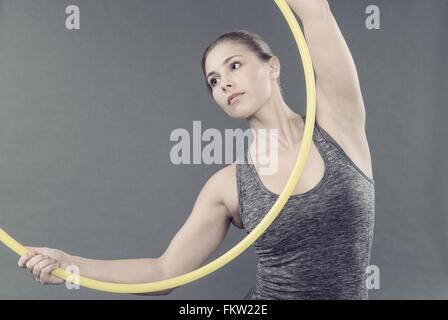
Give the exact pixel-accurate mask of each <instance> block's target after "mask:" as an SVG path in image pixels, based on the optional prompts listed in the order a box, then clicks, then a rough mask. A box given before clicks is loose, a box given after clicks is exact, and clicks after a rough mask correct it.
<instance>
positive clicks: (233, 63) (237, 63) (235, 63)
mask: <svg viewBox="0 0 448 320" xmlns="http://www.w3.org/2000/svg"><path fill="white" fill-rule="evenodd" d="M234 65H240V66H241V63H239V62H232V63H231V64H230V68H231V69H232V66H234ZM236 69H238V68H236ZM236 69H233V70H236Z"/></svg>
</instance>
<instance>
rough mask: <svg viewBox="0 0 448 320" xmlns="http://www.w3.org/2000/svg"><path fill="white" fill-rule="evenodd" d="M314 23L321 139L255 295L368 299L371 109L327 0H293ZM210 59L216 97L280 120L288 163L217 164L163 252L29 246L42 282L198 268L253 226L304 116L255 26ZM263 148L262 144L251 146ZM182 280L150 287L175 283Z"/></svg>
mask: <svg viewBox="0 0 448 320" xmlns="http://www.w3.org/2000/svg"><path fill="white" fill-rule="evenodd" d="M288 3H289V5H290V6H291V8H292V9H293V11H294V12H295V13H296V14H297V15H298V16H299V18H300V19H301V21H302V23H303V27H304V31H305V37H306V40H307V43H308V46H309V49H310V53H311V58H312V61H313V65H314V69H315V72H316V80H317V83H316V90H317V115H316V125H315V130H314V135H313V144H312V145H311V149H310V154H309V157H308V160H307V162H306V165H305V168H304V171H303V174H302V176H301V179H300V181H299V183H298V185H297V187H296V189H295V192H294V193H293V195H292V196H291V198H290V199H289V201H288V202H287V204H286V205H285V207H284V208H283V210H282V212H281V214H280V215H279V216H278V217H277V219H276V220H275V221H274V223H273V224H272V225H271V226H270V227H269V228H268V230H267V231H266V232H265V233H264V234H263V235H262V236H261V237H260V238H259V239H258V240H257V241H256V242H255V249H256V252H257V254H258V256H259V263H258V266H257V280H256V284H255V286H254V287H253V288H252V289H251V290H250V292H249V293H248V294H247V296H246V298H247V299H367V298H368V294H367V287H366V268H367V267H368V265H369V259H370V252H371V246H372V239H373V229H374V212H375V207H374V180H373V178H372V165H371V157H370V151H369V146H368V142H367V138H366V133H365V110H364V104H363V98H362V94H361V89H360V86H359V80H358V76H357V72H356V67H355V64H354V62H353V59H352V57H351V54H350V51H349V49H348V48H347V45H346V43H345V41H344V39H343V36H342V34H341V32H340V30H339V28H338V25H337V23H336V21H335V19H334V17H333V15H332V13H331V10H330V7H329V5H328V2H327V1H326V0H289V1H288ZM202 68H203V71H204V76H205V78H206V81H207V88H208V90H209V92H210V94H211V95H212V97H213V99H214V101H215V102H216V103H217V104H218V105H219V106H220V107H221V108H222V109H223V110H224V112H225V113H227V114H228V115H229V116H230V117H232V118H241V119H246V120H247V121H248V123H249V125H250V127H251V128H252V129H254V131H253V132H254V134H255V137H254V138H255V140H254V141H255V142H256V141H257V132H258V130H257V129H271V128H275V129H278V148H277V152H278V170H277V172H275V174H273V175H261V174H260V167H259V166H258V165H257V163H259V161H258V156H259V155H258V154H257V152H255V151H248V152H247V153H245V154H246V155H247V158H245V160H249V158H251V159H252V161H247V162H248V163H245V164H244V163H234V164H231V165H228V166H226V167H224V168H223V169H221V170H219V171H217V172H216V173H215V174H213V175H212V176H211V177H210V178H209V180H208V181H207V182H206V183H205V185H204V186H203V188H202V190H201V192H200V193H199V195H198V197H197V199H196V202H195V204H194V208H193V210H192V212H191V214H190V216H189V217H188V219H187V221H186V222H185V224H184V225H183V226H182V228H181V229H180V230H179V232H178V233H177V234H176V235H175V237H174V238H173V240H172V241H171V243H170V244H169V246H168V248H167V249H166V251H165V252H164V254H163V255H162V256H160V257H158V258H154V259H150V258H144V259H130V260H108V261H105V260H93V259H86V258H82V257H78V256H73V255H70V254H68V253H66V252H63V251H60V250H56V249H50V248H36V247H28V249H30V253H29V254H27V255H26V256H22V257H21V258H20V260H19V262H18V264H19V266H20V267H24V268H27V269H28V270H29V271H30V272H32V274H33V275H34V276H35V278H36V280H37V281H40V282H41V283H43V284H56V283H62V282H63V280H60V279H58V278H56V277H54V276H52V275H51V274H50V273H51V271H52V270H54V269H55V268H57V267H62V268H64V267H66V266H68V265H70V264H74V265H77V266H78V267H79V269H80V272H81V275H83V276H86V277H90V278H93V279H98V280H102V281H110V282H122V283H139V282H152V281H158V280H163V279H167V278H171V277H175V276H179V275H181V274H185V273H187V272H190V271H192V270H195V269H197V268H199V267H200V266H201V265H203V263H204V262H205V261H206V260H207V259H208V258H209V257H210V256H211V255H212V254H213V252H214V251H215V249H216V248H217V247H218V246H219V245H220V243H221V242H222V241H223V238H224V237H225V235H226V232H227V230H228V228H229V225H230V223H233V224H234V225H235V226H236V227H238V228H241V229H244V230H245V231H246V232H247V233H248V232H250V231H252V229H253V228H254V227H255V226H257V224H258V223H259V221H260V220H261V219H262V218H263V216H264V215H265V214H266V213H267V212H268V211H269V209H270V208H271V206H272V204H273V203H274V202H275V200H276V199H277V197H278V195H279V194H280V192H281V190H282V189H283V187H284V186H285V184H286V181H287V180H288V178H289V175H290V173H291V171H292V168H293V165H294V163H295V161H296V156H297V153H298V150H299V148H300V145H301V140H302V135H303V131H304V123H305V119H304V117H302V116H300V115H299V114H297V113H295V112H294V111H293V110H292V109H291V108H290V107H289V106H288V105H287V104H286V103H285V101H284V99H283V96H282V91H281V87H280V81H279V79H280V61H279V59H278V58H277V57H276V56H275V55H274V54H273V53H272V52H271V50H270V48H269V47H268V45H267V44H266V43H265V42H264V41H263V40H262V39H261V38H260V37H259V36H258V35H255V34H253V33H250V32H247V31H235V32H230V33H227V34H224V35H222V36H221V37H219V38H218V39H217V40H215V41H214V42H213V43H212V44H211V45H210V46H209V47H208V48H207V49H206V50H205V52H204V56H203V59H202ZM251 149H252V148H251ZM173 290H174V289H171V290H166V291H163V292H162V291H161V292H155V293H148V294H149V295H161V294H168V293H170V292H171V291H173Z"/></svg>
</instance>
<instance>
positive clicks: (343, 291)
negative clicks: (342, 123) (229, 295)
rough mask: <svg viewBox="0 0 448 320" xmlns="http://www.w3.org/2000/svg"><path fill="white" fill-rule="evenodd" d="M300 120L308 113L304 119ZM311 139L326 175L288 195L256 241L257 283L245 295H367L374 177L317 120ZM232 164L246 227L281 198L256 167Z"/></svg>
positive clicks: (266, 296)
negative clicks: (360, 166) (235, 167)
mask: <svg viewBox="0 0 448 320" xmlns="http://www.w3.org/2000/svg"><path fill="white" fill-rule="evenodd" d="M303 118H304V119H305V117H303ZM313 141H314V144H315V145H316V147H317V149H318V150H319V153H320V154H321V156H322V158H323V160H324V162H325V174H324V177H323V179H322V180H321V181H320V182H319V183H318V184H317V186H315V187H314V188H313V189H312V190H309V191H308V192H305V193H302V194H298V195H292V196H291V197H290V198H289V200H288V202H287V203H286V205H285V207H284V208H283V210H282V211H281V212H280V215H279V216H278V217H277V218H276V220H275V221H274V222H273V224H272V225H271V226H270V227H269V228H268V229H267V230H266V232H265V233H264V234H263V235H262V236H261V237H260V238H258V239H257V241H256V242H255V243H254V246H255V250H256V253H257V255H258V257H259V262H258V265H257V277H256V283H255V286H254V287H253V288H252V289H251V290H250V291H249V293H248V294H247V295H246V297H245V299H249V300H257V299H282V300H289V299H298V300H299V299H300V300H301V299H319V300H320V299H322V300H323V299H335V300H339V299H368V291H367V287H366V277H367V274H366V268H367V266H368V265H369V261H370V253H371V247H372V242H373V230H374V222H375V182H374V180H373V179H371V178H369V177H368V176H366V175H365V174H364V173H363V172H362V171H361V170H360V169H359V168H358V167H357V166H356V165H355V164H354V163H353V161H352V160H351V159H350V158H349V157H348V156H347V154H346V153H345V152H344V151H343V150H342V148H341V147H340V146H339V145H338V144H337V143H336V141H335V140H334V139H333V138H332V137H331V136H330V135H329V134H328V133H327V132H326V131H325V130H323V129H322V128H321V127H320V125H319V124H318V123H317V121H316V122H315V127H314V133H313ZM248 159H250V155H248V154H247V146H246V149H245V156H244V161H245V162H244V163H241V161H239V162H238V163H237V187H238V197H239V205H240V214H241V218H242V223H243V226H244V228H245V231H246V233H249V232H251V231H252V230H253V229H254V228H255V227H256V226H257V225H258V223H259V222H260V221H261V219H262V218H263V217H264V216H265V215H266V213H267V212H268V211H269V209H270V208H271V207H272V205H273V204H274V202H275V200H276V199H277V198H278V194H275V193H273V192H271V191H270V190H268V189H267V188H266V187H265V186H264V185H263V184H262V182H261V180H260V178H259V176H258V174H257V172H256V171H255V167H254V166H253V164H252V163H250V161H249V163H248Z"/></svg>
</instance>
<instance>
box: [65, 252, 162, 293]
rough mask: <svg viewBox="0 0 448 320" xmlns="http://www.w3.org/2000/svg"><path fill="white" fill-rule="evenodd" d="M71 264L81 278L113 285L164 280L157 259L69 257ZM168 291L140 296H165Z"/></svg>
mask: <svg viewBox="0 0 448 320" xmlns="http://www.w3.org/2000/svg"><path fill="white" fill-rule="evenodd" d="M70 260H71V264H73V265H75V266H77V267H78V268H79V272H80V275H81V276H83V277H87V278H91V279H95V280H99V281H105V282H113V283H129V284H132V283H147V282H155V281H160V280H164V273H163V270H162V268H161V266H160V263H159V260H158V259H151V258H141V259H123V260H95V259H87V258H83V257H78V256H71V258H70ZM169 292H170V290H165V291H158V292H151V293H144V294H141V295H165V294H168V293H169Z"/></svg>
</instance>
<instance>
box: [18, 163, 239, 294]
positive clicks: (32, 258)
mask: <svg viewBox="0 0 448 320" xmlns="http://www.w3.org/2000/svg"><path fill="white" fill-rule="evenodd" d="M233 172H234V171H232V168H231V166H227V167H225V168H223V169H221V170H219V171H218V172H216V173H215V174H214V175H212V176H211V177H210V178H209V179H208V181H207V182H206V183H205V185H204V186H203V188H202V190H201V192H200V193H199V195H198V197H197V199H196V202H195V204H194V207H193V210H192V212H191V214H190V216H189V217H188V219H187V220H186V222H185V224H184V225H183V226H182V228H181V229H180V230H179V231H178V232H177V234H176V235H175V236H174V238H173V239H172V241H171V243H170V244H169V246H168V248H167V249H166V251H165V252H164V253H163V255H162V256H160V257H159V258H155V259H150V258H142V259H125V260H95V259H86V258H82V257H78V256H73V255H69V254H66V253H64V252H62V253H63V254H61V251H60V250H56V249H51V248H35V247H29V248H30V249H31V250H32V251H31V252H30V254H29V255H27V256H23V257H21V258H20V260H19V266H21V267H26V268H27V269H28V270H29V271H30V272H31V273H33V275H34V276H35V277H37V278H39V279H41V283H62V282H61V281H57V282H56V281H55V277H54V276H52V275H51V271H53V270H54V269H55V268H57V267H58V266H59V267H60V266H62V265H63V266H68V265H75V266H77V267H78V268H79V271H80V275H82V276H85V277H88V278H92V279H95V280H100V281H108V282H115V283H145V282H155V281H160V280H165V279H169V278H173V277H176V276H179V275H182V274H185V273H188V272H190V271H193V270H195V269H197V268H199V267H200V266H201V265H202V264H203V263H204V262H205V261H206V260H207V259H208V258H209V257H210V256H211V255H212V254H213V252H214V251H215V250H216V249H217V247H218V246H219V245H220V244H221V242H222V241H223V239H224V237H225V235H226V233H227V231H228V228H229V225H230V222H231V220H232V213H231V210H232V209H231V208H230V206H229V205H228V203H226V202H228V200H227V199H228V198H229V197H228V195H229V192H228V191H224V190H231V188H232V187H234V188H236V186H232V181H233V179H231V177H232V176H231V174H232V173H233ZM33 253H34V254H33ZM45 256H48V257H49V259H48V262H47V263H45V261H46V260H45ZM51 258H53V259H55V260H56V261H58V262H59V265H58V264H57V263H56V264H55V263H54V260H52V259H51ZM42 280H43V281H42ZM59 280H60V279H59ZM174 289H175V288H172V289H167V290H164V291H159V292H149V293H146V294H144V295H164V294H168V293H170V292H171V291H173V290H174Z"/></svg>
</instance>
